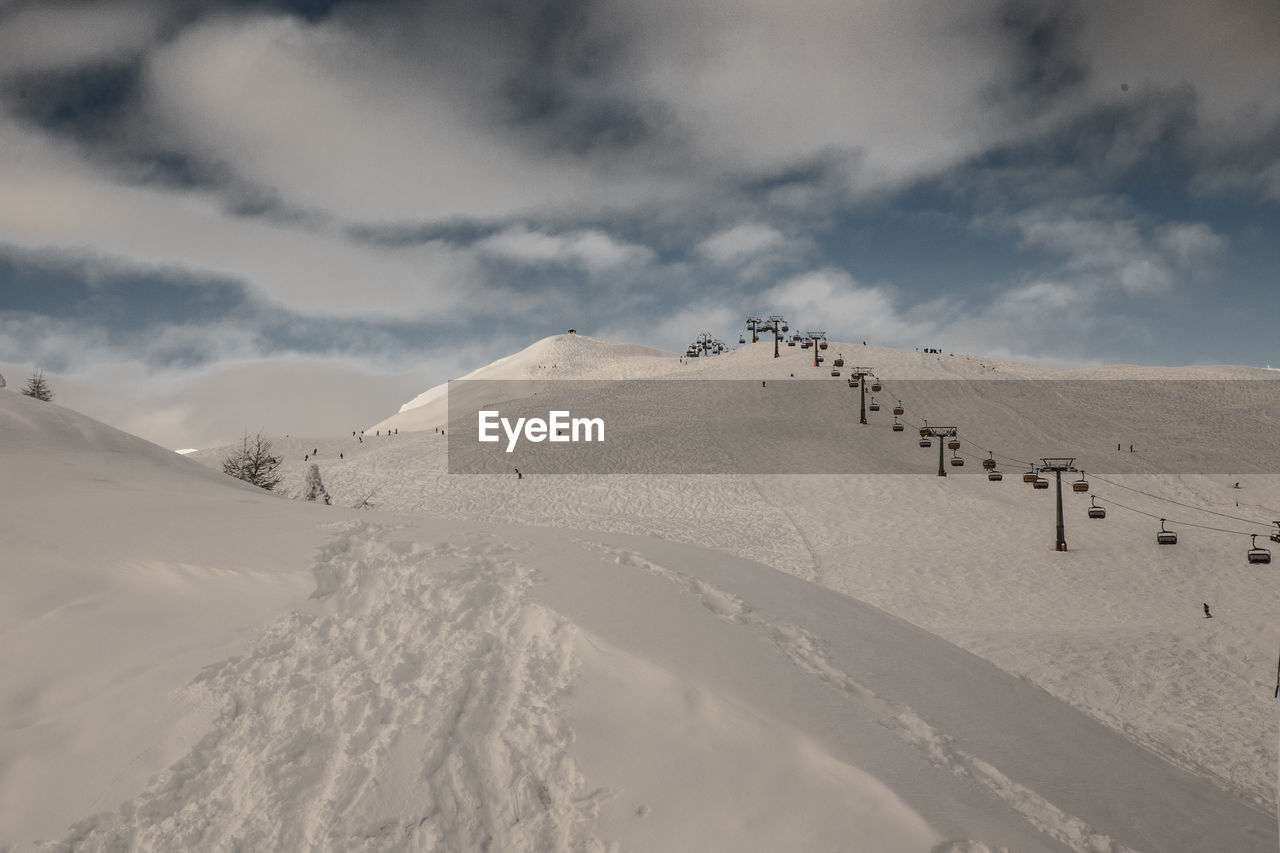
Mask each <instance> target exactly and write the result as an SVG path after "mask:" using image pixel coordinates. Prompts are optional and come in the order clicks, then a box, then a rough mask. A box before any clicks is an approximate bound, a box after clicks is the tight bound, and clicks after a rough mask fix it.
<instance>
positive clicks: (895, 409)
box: [893, 400, 906, 417]
mask: <svg viewBox="0 0 1280 853" xmlns="http://www.w3.org/2000/svg"><path fill="white" fill-rule="evenodd" d="M893 414H894V416H895V417H897V416H898V415H902V414H906V410H905V409H903V408H902V401H901V400H899V401H898V405H896V406H894V407H893Z"/></svg>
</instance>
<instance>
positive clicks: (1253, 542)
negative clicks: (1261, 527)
mask: <svg viewBox="0 0 1280 853" xmlns="http://www.w3.org/2000/svg"><path fill="white" fill-rule="evenodd" d="M1249 539H1250V545H1249V562H1250V563H1270V562H1271V551H1269V550H1268V549H1266V548H1259V547H1258V534H1256V533H1250V534H1249Z"/></svg>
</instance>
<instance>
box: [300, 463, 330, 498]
mask: <svg viewBox="0 0 1280 853" xmlns="http://www.w3.org/2000/svg"><path fill="white" fill-rule="evenodd" d="M303 497H305V498H306V499H307V500H309V501H314V500H318V499H320V498H324V502H325V503H326V504H327V503H329V492H328V491H327V490H326V489H325V487H324V483H322V482H320V466H319V465H317V464H315V463H314V462H312V463H311V468H310V469H309V470H308V471H307V492H306V494H305V495H303Z"/></svg>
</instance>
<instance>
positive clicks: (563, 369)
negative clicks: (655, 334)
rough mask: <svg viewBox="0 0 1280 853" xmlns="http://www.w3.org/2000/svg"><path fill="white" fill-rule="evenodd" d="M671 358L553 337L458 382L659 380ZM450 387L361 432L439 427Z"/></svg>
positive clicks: (590, 340)
mask: <svg viewBox="0 0 1280 853" xmlns="http://www.w3.org/2000/svg"><path fill="white" fill-rule="evenodd" d="M675 358H676V357H675V355H674V354H672V353H667V352H663V351H662V350H657V349H652V348H650V347H642V346H637V345H635V344H620V343H614V342H612V341H604V340H600V339H599V338H592V337H589V336H587V335H577V334H573V335H552V336H551V337H548V338H543V339H541V340H539V341H535V342H534V343H532V344H530V345H529V346H527V347H525V348H524V349H522V350H520V351H519V352H517V353H512V354H511V355H508V356H504V357H502V358H499V359H498V360H497V361H494V362H492V363H490V364H486V365H485V366H483V367H480V368H478V369H476V370H473V371H471V372H470V373H468V374H466V375H465V376H461V377H459V378H460V379H485V380H490V381H493V380H528V379H637V378H646V379H647V378H651V377H655V376H661V375H662V374H664V373H666V372H668V371H669V370H670V363H671V362H673V361H675ZM448 392H449V383H447V382H446V383H442V384H440V385H436V386H434V387H432V388H429V389H427V390H426V391H424V392H422V393H421V394H419V395H418V396H417V397H414V398H413V399H412V400H410V401H409V402H407V403H405V404H404V405H403V406H401V407H400V411H399V412H397V413H396V414H394V415H392V416H391V417H389V418H386V419H385V420H382V421H379V422H378V423H376V424H374V425H373V426H371V427H369V428H368V429H367V430H366V432H378V431H381V430H388V429H392V430H395V429H399V430H404V431H412V430H425V429H431V428H434V427H439V426H442V425H444V424H446V423H447V422H448V420H449V394H448Z"/></svg>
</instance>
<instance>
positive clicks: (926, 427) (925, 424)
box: [920, 421, 929, 435]
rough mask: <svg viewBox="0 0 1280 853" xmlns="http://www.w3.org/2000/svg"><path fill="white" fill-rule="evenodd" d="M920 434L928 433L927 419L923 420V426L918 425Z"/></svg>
mask: <svg viewBox="0 0 1280 853" xmlns="http://www.w3.org/2000/svg"><path fill="white" fill-rule="evenodd" d="M920 434H921V435H928V434H929V422H928V421H925V422H924V426H922V427H920Z"/></svg>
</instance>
